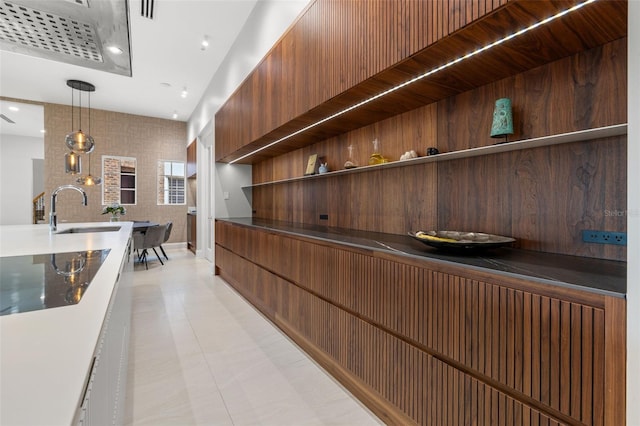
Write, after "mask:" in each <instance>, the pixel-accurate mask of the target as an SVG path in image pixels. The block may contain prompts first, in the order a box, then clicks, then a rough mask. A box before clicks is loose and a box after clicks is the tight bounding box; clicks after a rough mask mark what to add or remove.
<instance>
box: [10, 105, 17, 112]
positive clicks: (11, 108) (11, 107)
mask: <svg viewBox="0 0 640 426" xmlns="http://www.w3.org/2000/svg"><path fill="white" fill-rule="evenodd" d="M9 111H14V112H18V111H20V108H18V107H16V106H10V107H9Z"/></svg>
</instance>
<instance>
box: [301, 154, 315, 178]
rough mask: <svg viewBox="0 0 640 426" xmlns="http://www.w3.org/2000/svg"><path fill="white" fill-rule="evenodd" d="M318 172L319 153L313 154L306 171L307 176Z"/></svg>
mask: <svg viewBox="0 0 640 426" xmlns="http://www.w3.org/2000/svg"><path fill="white" fill-rule="evenodd" d="M317 172H318V154H311V155H310V156H309V160H308V161H307V169H306V170H305V172H304V175H305V176H308V175H315V174H316V173H317Z"/></svg>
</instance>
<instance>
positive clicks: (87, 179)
mask: <svg viewBox="0 0 640 426" xmlns="http://www.w3.org/2000/svg"><path fill="white" fill-rule="evenodd" d="M76 183H78V184H80V185H84V186H94V185H100V184H101V183H102V179H101V178H99V177H96V176H91V175H90V174H89V175H86V176H80V177H79V178H78V179H76Z"/></svg>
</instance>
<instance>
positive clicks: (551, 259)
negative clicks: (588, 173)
mask: <svg viewBox="0 0 640 426" xmlns="http://www.w3.org/2000/svg"><path fill="white" fill-rule="evenodd" d="M217 220H223V221H227V222H231V223H235V224H239V225H245V226H249V227H256V228H261V229H265V230H273V231H279V232H282V233H285V234H291V235H297V236H303V237H308V238H313V239H318V240H324V241H329V242H333V243H340V244H344V245H347V246H353V247H357V248H364V249H370V250H378V251H382V252H388V253H394V254H400V255H405V256H409V257H411V258H414V259H425V260H429V261H438V262H447V263H453V264H457V265H464V266H466V267H470V268H472V269H478V270H488V271H490V272H494V273H495V272H498V273H503V274H505V275H508V276H516V277H519V278H527V279H533V280H535V281H538V282H542V283H546V284H554V285H561V286H566V287H574V288H578V289H582V290H589V291H593V292H596V293H601V294H607V295H612V296H618V297H625V294H626V292H627V280H626V276H627V264H626V262H618V261H613V260H602V259H594V258H588V257H578V256H568V255H561V254H553V253H542V252H535V251H529V250H520V249H514V248H509V247H500V248H494V249H488V250H484V251H479V252H468V253H458V252H450V251H443V250H439V249H436V248H432V247H429V246H426V245H424V244H422V243H420V242H419V241H416V240H414V239H413V238H411V237H410V236H409V235H395V234H385V233H379V232H368V231H356V230H352V229H343V228H331V227H327V226H319V225H302V224H295V223H290V222H281V221H274V220H265V219H253V218H228V219H217Z"/></svg>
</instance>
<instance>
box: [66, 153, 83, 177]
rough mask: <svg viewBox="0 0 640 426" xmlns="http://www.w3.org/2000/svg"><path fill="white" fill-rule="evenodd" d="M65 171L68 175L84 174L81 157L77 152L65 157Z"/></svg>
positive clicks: (67, 154)
mask: <svg viewBox="0 0 640 426" xmlns="http://www.w3.org/2000/svg"><path fill="white" fill-rule="evenodd" d="M64 171H65V172H66V173H69V174H72V175H77V174H79V173H81V172H82V162H81V161H80V156H79V155H78V154H76V153H75V152H68V153H66V154H65V156H64Z"/></svg>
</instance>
